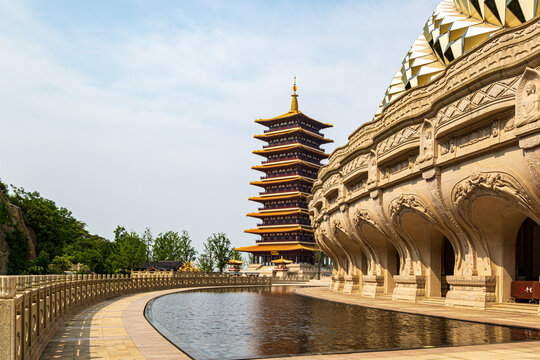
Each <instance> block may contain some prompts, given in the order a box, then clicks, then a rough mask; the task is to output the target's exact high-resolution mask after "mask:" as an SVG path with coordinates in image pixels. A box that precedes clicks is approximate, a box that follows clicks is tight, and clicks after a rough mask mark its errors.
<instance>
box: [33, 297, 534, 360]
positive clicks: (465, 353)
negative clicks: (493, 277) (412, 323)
mask: <svg viewBox="0 0 540 360" xmlns="http://www.w3.org/2000/svg"><path fill="white" fill-rule="evenodd" d="M182 290H187V289H182ZM177 291H179V289H173V290H163V291H154V292H149V293H143V294H136V295H128V296H125V297H120V298H115V299H111V300H107V301H104V302H102V303H99V304H97V305H94V306H92V307H89V308H87V309H84V310H83V311H81V312H79V313H78V314H76V315H75V316H73V317H72V318H71V319H70V320H69V321H68V322H67V323H66V324H65V326H64V327H62V328H60V329H59V330H58V332H57V333H56V334H55V336H54V337H53V339H52V340H51V342H50V343H49V345H48V346H47V348H46V349H45V352H44V353H43V355H42V357H41V359H42V360H50V359H101V360H109V359H111V360H112V359H125V360H130V359H152V360H153V359H155V360H157V359H166V360H172V359H188V357H187V356H186V355H185V354H184V353H183V352H181V351H180V350H178V349H177V348H176V347H174V346H173V345H172V344H170V343H169V342H168V341H167V340H166V339H165V338H163V337H162V336H161V335H160V334H159V333H157V332H156V331H155V330H154V328H153V327H152V326H151V325H150V324H149V323H148V322H147V321H146V319H145V318H144V316H143V310H144V306H145V305H146V303H147V302H148V301H149V300H150V299H152V298H154V297H156V296H159V295H163V294H167V293H171V292H177ZM297 292H299V293H301V294H303V295H308V296H313V297H317V298H321V299H326V300H331V301H339V302H344V303H348V304H356V305H363V306H371V307H377V308H383V309H392V310H398V311H405V312H410V313H421V314H426V315H436V316H444V317H449V318H455V319H465V320H481V321H484V322H492V323H497V324H512V325H522V326H527V327H535V328H539V329H540V316H538V317H536V316H531V315H520V314H506V313H500V312H490V311H477V310H466V309H457V308H447V307H441V306H435V305H422V304H411V303H405V302H403V303H402V302H393V301H391V300H387V299H365V298H361V297H359V296H355V295H346V294H340V293H335V292H331V291H329V290H327V289H326V288H320V287H317V288H302V289H298V290H297ZM274 359H278V358H274ZM282 359H288V360H291V359H298V360H308V359H310V360H311V359H314V360H317V359H321V360H322V359H325V360H337V359H345V360H348V359H403V360H405V359H489V360H499V359H540V342H538V341H537V342H526V343H509V344H496V345H476V346H462V347H444V348H432V349H419V350H400V351H382V352H381V351H379V352H366V353H350V354H335V355H309V356H297V357H283V358H282Z"/></svg>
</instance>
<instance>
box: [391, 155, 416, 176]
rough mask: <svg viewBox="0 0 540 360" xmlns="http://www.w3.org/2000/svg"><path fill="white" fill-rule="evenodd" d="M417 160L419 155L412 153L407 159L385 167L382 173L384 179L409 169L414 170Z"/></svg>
mask: <svg viewBox="0 0 540 360" xmlns="http://www.w3.org/2000/svg"><path fill="white" fill-rule="evenodd" d="M417 158H418V153H411V154H410V155H409V156H407V157H406V158H405V159H402V160H399V161H396V162H393V163H391V164H389V165H387V166H385V167H384V170H383V171H382V177H383V178H388V177H390V175H394V174H397V173H400V172H402V171H404V170H407V169H412V168H413V166H414V163H415V162H416V161H417Z"/></svg>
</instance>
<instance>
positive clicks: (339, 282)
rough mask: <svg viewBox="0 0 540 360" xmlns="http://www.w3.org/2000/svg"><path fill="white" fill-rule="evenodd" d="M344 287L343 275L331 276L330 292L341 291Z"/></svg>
mask: <svg viewBox="0 0 540 360" xmlns="http://www.w3.org/2000/svg"><path fill="white" fill-rule="evenodd" d="M344 285H345V279H344V277H343V275H333V276H332V285H331V287H330V290H333V291H340V290H343V286H344Z"/></svg>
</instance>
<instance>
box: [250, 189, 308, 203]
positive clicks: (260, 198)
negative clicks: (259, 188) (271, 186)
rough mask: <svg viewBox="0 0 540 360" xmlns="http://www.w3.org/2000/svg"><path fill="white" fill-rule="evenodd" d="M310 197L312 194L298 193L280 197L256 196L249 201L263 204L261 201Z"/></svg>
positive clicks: (276, 195)
mask: <svg viewBox="0 0 540 360" xmlns="http://www.w3.org/2000/svg"><path fill="white" fill-rule="evenodd" d="M308 196H310V194H306V193H302V192H299V191H297V192H295V193H292V194H287V195H280V194H279V193H277V194H275V195H266V196H265V195H263V196H254V197H250V198H249V199H248V200H251V201H259V202H261V201H269V200H283V199H294V198H297V197H308Z"/></svg>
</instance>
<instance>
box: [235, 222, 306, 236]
mask: <svg viewBox="0 0 540 360" xmlns="http://www.w3.org/2000/svg"><path fill="white" fill-rule="evenodd" d="M291 225H293V226H289V227H268V228H262V229H261V228H256V229H248V230H244V232H245V233H249V234H269V233H276V232H302V231H304V232H311V233H312V232H313V230H312V229H311V226H309V227H306V226H305V225H298V226H294V224H291ZM276 226H280V225H276Z"/></svg>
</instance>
